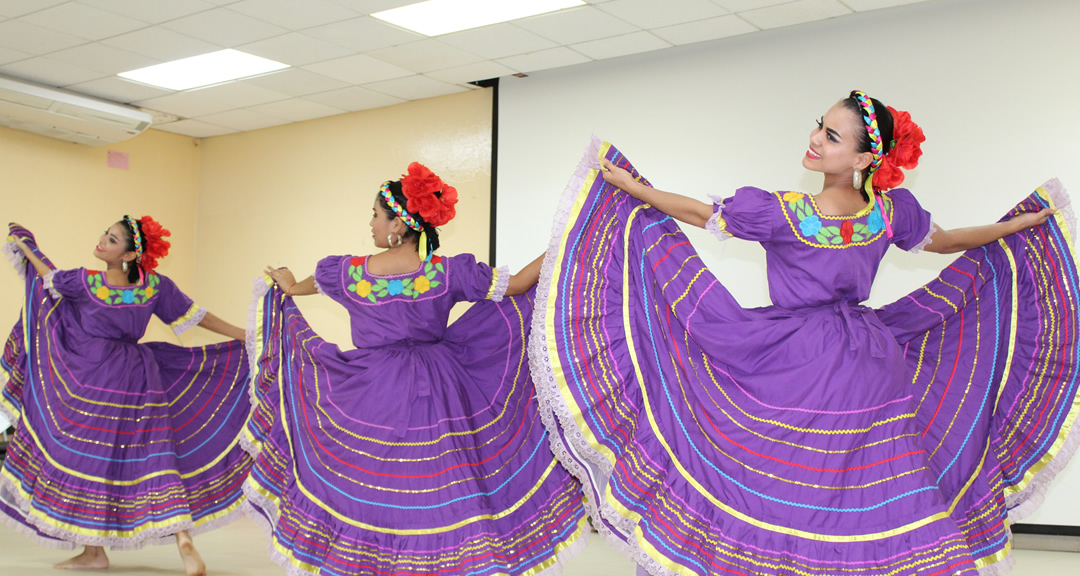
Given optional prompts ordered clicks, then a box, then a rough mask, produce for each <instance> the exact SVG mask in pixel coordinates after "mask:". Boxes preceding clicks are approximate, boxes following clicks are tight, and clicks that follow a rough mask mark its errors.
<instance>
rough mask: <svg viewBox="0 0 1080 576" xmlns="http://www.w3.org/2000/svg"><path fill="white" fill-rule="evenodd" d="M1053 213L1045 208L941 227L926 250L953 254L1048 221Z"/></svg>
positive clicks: (931, 238)
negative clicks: (996, 219) (962, 225)
mask: <svg viewBox="0 0 1080 576" xmlns="http://www.w3.org/2000/svg"><path fill="white" fill-rule="evenodd" d="M1053 214H1054V210H1053V209H1051V208H1045V209H1043V210H1040V211H1038V212H1028V213H1026V214H1020V215H1019V216H1016V217H1014V218H1011V219H1009V220H1006V221H1004V222H997V223H994V224H987V225H985V226H971V227H968V228H957V229H955V230H944V229H939V230H938V231H936V232H934V235H933V236H931V237H930V243H929V244H927V245H926V251H927V252H936V253H938V254H953V253H956V252H964V251H966V250H971V249H972V248H978V247H979V246H985V245H987V244H989V243H991V242H995V241H997V240H999V239H1001V238H1004V237H1006V236H1008V235H1009V234H1014V233H1016V232H1020V231H1021V230H1027V229H1028V228H1031V227H1032V226H1038V225H1039V224H1042V223H1043V222H1046V219H1047V218H1049V217H1050V216H1053Z"/></svg>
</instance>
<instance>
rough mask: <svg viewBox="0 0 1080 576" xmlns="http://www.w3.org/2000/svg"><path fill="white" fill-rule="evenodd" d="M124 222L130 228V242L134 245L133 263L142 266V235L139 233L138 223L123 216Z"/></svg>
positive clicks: (129, 217)
mask: <svg viewBox="0 0 1080 576" xmlns="http://www.w3.org/2000/svg"><path fill="white" fill-rule="evenodd" d="M124 222H126V223H127V225H128V228H131V240H132V241H133V242H134V243H135V263H136V264H142V256H143V242H142V233H141V232H140V231H139V223H138V222H136V221H135V219H134V218H132V217H131V216H128V215H127V214H124Z"/></svg>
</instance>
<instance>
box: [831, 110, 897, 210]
mask: <svg viewBox="0 0 1080 576" xmlns="http://www.w3.org/2000/svg"><path fill="white" fill-rule="evenodd" d="M870 101H871V102H873V103H874V114H875V115H876V116H877V124H878V130H880V131H881V144H882V146H883V147H884V150H882V154H883V155H884V154H888V153H889V150H892V141H893V117H892V112H889V107H888V106H886V105H885V104H884V103H883V102H882V101H881V100H878V99H877V98H870ZM841 102H843V103H844V108H847V109H848V110H851V111H852V112H853V113H854V114H855V117H856V118H858V119H859V126H858V127H857V128H856V129H855V139H856V146H855V149H856V150H857V151H858V152H872V150H871V148H870V133H869V132H867V130H866V116H865V114H864V113H863V107H862V106H861V105H859V101H858V100H856V99H855V92H854V91H852V92H851V94H850V95H849V96H848V97H847V98H844V99H843V100H841ZM862 175H863V182H865V181H866V179H867V178H868V177H869V176H870V167H869V166H867V167H866V168H864V169H863V174H862ZM859 193H860V194H862V197H863V200H866V201H867V202H869V201H870V198H869V197H867V195H866V190H862V189H860V190H859Z"/></svg>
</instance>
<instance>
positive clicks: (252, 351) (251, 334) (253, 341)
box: [241, 275, 274, 456]
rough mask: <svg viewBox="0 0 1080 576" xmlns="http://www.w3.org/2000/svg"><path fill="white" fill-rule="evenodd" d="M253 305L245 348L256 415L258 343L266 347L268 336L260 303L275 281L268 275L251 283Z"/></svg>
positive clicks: (255, 453)
mask: <svg viewBox="0 0 1080 576" xmlns="http://www.w3.org/2000/svg"><path fill="white" fill-rule="evenodd" d="M251 283H252V289H251V303H250V304H249V305H248V319H247V330H245V332H246V333H245V337H244V348H246V349H247V360H248V398H249V399H250V400H251V413H252V414H254V413H255V408H257V407H258V406H259V398H258V394H257V392H258V391H257V389H256V383H257V380H258V375H259V349H258V342H259V338H260V336H261V337H262V339H263V342H264V344H263V345H264V346H265V341H266V335H265V334H262V333H261V332H262V325H261V324H260V323H259V318H258V316H259V303H260V302H261V301H262V299H263V296H266V294H267V293H268V292H270V289H271V286H272V285H273V283H274V281H273V280H272V279H271V278H270V277H269V276H266V275H263V276H259V277H258V278H255V279H253V280H252V281H251ZM245 439H246V436H245V435H243V434H241V444H243V443H244V441H245ZM245 449H246V447H245ZM248 452H249V453H251V455H252V456H256V455H257V454H258V452H254V453H252V452H251V451H250V450H248Z"/></svg>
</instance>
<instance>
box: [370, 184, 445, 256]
mask: <svg viewBox="0 0 1080 576" xmlns="http://www.w3.org/2000/svg"><path fill="white" fill-rule="evenodd" d="M390 193H391V194H393V195H394V200H397V203H398V204H399V205H401V206H408V199H407V198H405V193H404V192H402V190H401V181H400V180H394V181H392V182H390ZM435 195H436V196H438V195H439V193H438V192H436V193H435ZM375 198H377V199H378V200H379V206H382V209H383V211H384V212H386V215H387V216H388V217H390V218H397V217H398V215H397V213H396V212H394V209H393V208H391V207H390V205H389V204H387V203H386V199H385V198H383V195H382V193H381V192H376V193H375ZM409 215H411V216H412V217H413V218H414V219H415V220H416V221H417V222H419V223H420V225H421V226H423V227H424V232H426V233H427V243H428V245H427V253H428V254H433V253H434V252H435V251H436V250H438V249H439V232H438V230H436V229H435V227H434V226H432V225H430V224H428V223H427V222H425V221H424V217H423V216H421V215H419V214H414V213H412V212H409ZM401 237H402V239H403V240H414V239H415V241H416V242H417V247H416V249H417V251H419V250H420V246H419V241H420V232H418V231H416V230H413V229H412V228H410V227H408V226H406V227H405V234H402V236H401Z"/></svg>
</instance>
